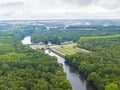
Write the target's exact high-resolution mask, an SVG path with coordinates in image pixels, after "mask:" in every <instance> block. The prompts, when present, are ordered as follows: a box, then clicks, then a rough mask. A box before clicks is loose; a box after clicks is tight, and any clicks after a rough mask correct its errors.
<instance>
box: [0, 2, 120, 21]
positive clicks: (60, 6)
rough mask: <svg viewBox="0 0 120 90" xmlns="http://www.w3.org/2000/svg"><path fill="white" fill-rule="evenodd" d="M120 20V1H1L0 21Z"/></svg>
mask: <svg viewBox="0 0 120 90" xmlns="http://www.w3.org/2000/svg"><path fill="white" fill-rule="evenodd" d="M38 19H39V20H40V19H120V0H0V20H38Z"/></svg>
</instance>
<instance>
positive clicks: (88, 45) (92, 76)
mask: <svg viewBox="0 0 120 90" xmlns="http://www.w3.org/2000/svg"><path fill="white" fill-rule="evenodd" d="M78 46H79V47H80V48H84V49H87V50H90V51H92V52H91V53H89V54H86V53H76V54H74V55H71V56H66V63H68V64H71V65H72V66H74V67H76V68H77V69H78V70H79V71H80V72H82V73H83V74H84V75H85V76H86V77H87V79H88V80H89V81H92V82H93V84H94V85H95V86H96V87H97V88H98V90H104V89H106V90H119V89H120V73H119V72H120V69H119V68H120V35H119V34H118V35H111V36H92V37H83V38H80V40H79V41H78ZM112 82H113V83H114V84H116V85H117V86H118V88H119V89H112V88H111V89H109V87H110V86H111V85H110V86H109V84H110V83H112ZM114 86H115V85H113V87H114Z"/></svg>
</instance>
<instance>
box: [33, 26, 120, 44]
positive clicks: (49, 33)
mask: <svg viewBox="0 0 120 90" xmlns="http://www.w3.org/2000/svg"><path fill="white" fill-rule="evenodd" d="M110 28H113V29H110ZM118 29H119V28H115V27H114V26H113V27H107V28H103V27H100V26H98V27H97V29H95V30H94V29H92V30H86V29H82V30H81V29H80V30H76V29H75V28H74V29H66V30H60V29H55V30H54V29H53V30H52V29H51V30H45V29H37V30H35V31H34V33H33V34H32V42H33V43H39V42H43V43H45V44H47V43H48V41H50V42H51V43H53V44H61V43H62V42H65V41H73V42H77V41H78V40H79V38H80V37H82V36H95V35H97V36H105V35H113V34H119V33H120V30H118Z"/></svg>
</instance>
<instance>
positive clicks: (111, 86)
mask: <svg viewBox="0 0 120 90" xmlns="http://www.w3.org/2000/svg"><path fill="white" fill-rule="evenodd" d="M105 90H119V89H118V85H117V84H115V83H111V84H109V85H107V86H106V87H105Z"/></svg>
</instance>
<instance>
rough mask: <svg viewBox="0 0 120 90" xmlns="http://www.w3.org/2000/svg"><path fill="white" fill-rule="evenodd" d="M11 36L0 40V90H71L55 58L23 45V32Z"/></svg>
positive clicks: (8, 35)
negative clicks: (21, 40) (21, 41)
mask: <svg viewBox="0 0 120 90" xmlns="http://www.w3.org/2000/svg"><path fill="white" fill-rule="evenodd" d="M11 33H12V34H9V33H8V34H7V33H5V34H2V37H0V41H1V44H0V46H1V47H2V48H0V90H71V85H70V83H69V81H68V80H67V79H66V78H65V73H64V72H63V70H62V67H61V65H59V64H58V62H57V60H56V58H55V57H51V56H49V55H47V54H45V53H44V52H43V51H42V50H33V49H31V48H29V47H28V46H24V45H22V43H20V38H21V36H22V35H21V34H22V33H19V34H17V35H16V33H15V32H11ZM4 35H5V36H4ZM11 35H12V36H11ZM6 36H7V37H6ZM8 37H9V38H8ZM7 39H8V40H7ZM58 77H59V78H58Z"/></svg>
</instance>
